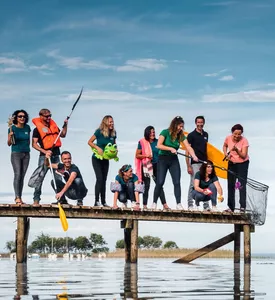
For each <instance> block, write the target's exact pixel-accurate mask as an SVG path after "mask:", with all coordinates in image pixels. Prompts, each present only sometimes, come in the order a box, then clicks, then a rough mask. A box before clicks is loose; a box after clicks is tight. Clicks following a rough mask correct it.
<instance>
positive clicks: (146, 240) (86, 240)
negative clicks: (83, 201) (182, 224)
mask: <svg viewBox="0 0 275 300" xmlns="http://www.w3.org/2000/svg"><path fill="white" fill-rule="evenodd" d="M5 248H6V249H7V250H8V251H9V252H15V251H16V250H15V242H14V241H7V242H6V247H5ZM115 248H116V249H124V240H123V239H121V240H117V242H116V244H115ZM138 248H139V249H160V248H163V249H178V246H177V244H176V243H175V242H174V241H167V242H165V243H163V241H162V240H161V239H160V238H159V237H154V236H151V235H146V236H143V237H141V236H139V237H138ZM28 252H29V253H40V254H42V253H43V254H47V253H51V252H53V253H66V252H71V253H83V252H85V253H99V252H109V248H108V247H107V242H106V241H105V239H104V238H103V236H102V235H101V234H97V233H90V235H89V237H87V236H78V237H76V238H71V237H51V236H50V235H49V234H44V233H41V234H40V235H38V236H37V237H36V238H35V240H34V241H32V243H31V244H30V245H29V246H28Z"/></svg>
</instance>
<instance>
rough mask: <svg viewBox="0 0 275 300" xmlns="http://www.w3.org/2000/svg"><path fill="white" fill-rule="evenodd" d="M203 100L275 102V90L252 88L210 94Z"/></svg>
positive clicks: (216, 101) (213, 101) (215, 101)
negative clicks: (249, 89)
mask: <svg viewBox="0 0 275 300" xmlns="http://www.w3.org/2000/svg"><path fill="white" fill-rule="evenodd" d="M202 102H212V103H218V102H234V103H238V102H255V103H275V90H251V91H239V92H236V93H224V94H209V95H204V96H203V97H202Z"/></svg>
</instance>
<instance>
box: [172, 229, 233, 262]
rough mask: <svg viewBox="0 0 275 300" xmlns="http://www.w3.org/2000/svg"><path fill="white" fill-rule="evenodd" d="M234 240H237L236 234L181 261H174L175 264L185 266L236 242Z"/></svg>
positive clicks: (225, 237)
mask: <svg viewBox="0 0 275 300" xmlns="http://www.w3.org/2000/svg"><path fill="white" fill-rule="evenodd" d="M234 238H235V233H234V232H232V233H230V234H228V235H226V236H224V237H223V238H221V239H219V240H217V241H215V242H214V243H211V244H209V245H207V246H205V247H203V248H201V249H198V250H197V251H195V252H193V253H190V254H188V255H186V256H185V257H182V258H180V259H177V260H175V261H173V262H174V263H180V264H184V263H189V262H191V261H193V260H195V259H197V258H199V257H201V256H203V255H205V254H207V253H209V252H212V251H214V250H216V249H218V248H220V247H222V246H224V245H226V244H228V243H230V242H232V241H234Z"/></svg>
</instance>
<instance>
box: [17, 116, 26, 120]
mask: <svg viewBox="0 0 275 300" xmlns="http://www.w3.org/2000/svg"><path fill="white" fill-rule="evenodd" d="M17 118H19V119H26V116H24V115H19V116H17Z"/></svg>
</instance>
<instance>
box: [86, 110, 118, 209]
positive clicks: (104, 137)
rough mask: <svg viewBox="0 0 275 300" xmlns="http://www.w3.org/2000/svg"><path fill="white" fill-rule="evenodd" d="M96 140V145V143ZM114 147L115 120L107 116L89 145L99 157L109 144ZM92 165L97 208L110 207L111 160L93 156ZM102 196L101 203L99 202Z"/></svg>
mask: <svg viewBox="0 0 275 300" xmlns="http://www.w3.org/2000/svg"><path fill="white" fill-rule="evenodd" d="M95 140H96V143H95ZM109 143H111V144H112V145H113V144H115V143H116V131H115V128H114V120H113V117H112V116H110V115H106V116H105V117H104V118H103V119H102V121H101V124H100V126H99V128H98V129H97V130H96V131H95V133H94V134H93V135H92V137H91V138H90V139H89V141H88V145H89V146H90V147H91V148H93V149H95V150H96V151H97V153H98V154H99V155H101V156H102V155H103V152H104V148H105V147H106V145H107V144H109ZM92 165H93V168H94V172H95V176H96V184H95V206H101V205H103V206H108V205H107V203H106V181H107V175H108V171H109V160H107V159H99V158H97V157H96V156H95V154H93V156H92ZM99 196H101V203H100V201H99Z"/></svg>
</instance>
